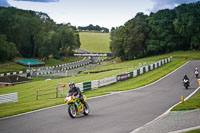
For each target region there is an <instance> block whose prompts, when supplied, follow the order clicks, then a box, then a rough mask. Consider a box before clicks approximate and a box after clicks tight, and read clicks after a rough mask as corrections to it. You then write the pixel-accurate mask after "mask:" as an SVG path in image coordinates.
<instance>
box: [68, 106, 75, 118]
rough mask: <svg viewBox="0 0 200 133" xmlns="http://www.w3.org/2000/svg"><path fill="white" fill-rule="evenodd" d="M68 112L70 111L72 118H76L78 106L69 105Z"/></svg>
mask: <svg viewBox="0 0 200 133" xmlns="http://www.w3.org/2000/svg"><path fill="white" fill-rule="evenodd" d="M68 113H69V116H70V117H71V118H75V117H76V107H75V105H70V106H69V107H68Z"/></svg>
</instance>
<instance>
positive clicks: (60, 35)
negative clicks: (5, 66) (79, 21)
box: [0, 7, 80, 60]
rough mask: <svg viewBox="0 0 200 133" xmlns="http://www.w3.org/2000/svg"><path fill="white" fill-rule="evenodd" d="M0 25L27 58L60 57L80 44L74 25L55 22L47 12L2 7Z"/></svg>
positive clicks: (8, 40) (2, 32) (0, 31)
mask: <svg viewBox="0 0 200 133" xmlns="http://www.w3.org/2000/svg"><path fill="white" fill-rule="evenodd" d="M8 16H9V17H8ZM0 25H1V27H0V34H3V35H5V36H6V37H7V42H8V43H13V44H14V45H15V47H16V49H17V51H18V52H19V53H20V54H21V55H22V56H23V57H26V58H27V57H28V58H43V59H47V58H48V57H49V56H54V57H59V56H61V55H66V54H67V51H69V52H72V51H73V50H75V49H76V48H79V47H80V40H79V36H78V35H77V33H76V32H75V30H74V29H73V28H72V26H69V25H68V24H66V25H64V24H56V23H55V22H54V21H53V20H51V18H50V17H49V16H48V15H47V14H45V13H41V12H34V11H25V10H20V9H16V8H13V7H11V8H4V7H0ZM13 44H12V45H13ZM10 46H11V44H10ZM12 47H13V46H12ZM13 50H14V49H13ZM14 52H15V51H14ZM13 56H14V57H15V56H16V55H13ZM4 60H8V58H5V59H4Z"/></svg>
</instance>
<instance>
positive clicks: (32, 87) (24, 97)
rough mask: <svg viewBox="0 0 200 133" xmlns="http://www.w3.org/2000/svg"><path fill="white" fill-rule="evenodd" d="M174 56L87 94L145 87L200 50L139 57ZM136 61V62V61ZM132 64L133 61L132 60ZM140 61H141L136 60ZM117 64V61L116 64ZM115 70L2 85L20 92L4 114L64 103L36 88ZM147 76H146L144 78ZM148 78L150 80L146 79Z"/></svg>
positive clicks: (98, 76)
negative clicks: (153, 67) (135, 75)
mask: <svg viewBox="0 0 200 133" xmlns="http://www.w3.org/2000/svg"><path fill="white" fill-rule="evenodd" d="M169 56H173V61H172V62H171V63H169V64H165V65H164V66H162V67H160V68H158V69H156V70H153V71H150V72H148V73H145V74H143V75H140V76H138V77H137V78H132V79H129V80H126V81H123V82H120V83H117V84H113V85H111V86H108V87H103V88H99V89H97V90H92V91H88V92H85V93H84V94H85V95H86V96H87V97H94V96H99V95H103V94H108V93H109V92H111V91H122V90H130V89H133V88H137V87H141V86H143V85H146V84H149V83H151V82H153V81H156V80H158V79H159V78H161V77H163V76H164V75H166V74H168V73H169V72H171V71H173V70H174V69H176V68H178V67H179V66H181V65H182V64H184V63H185V62H186V60H184V56H188V57H189V58H188V59H190V60H193V59H198V58H197V57H199V58H200V52H175V53H170V54H166V55H160V56H154V57H149V58H146V60H145V59H140V60H135V61H139V62H141V63H143V62H142V61H148V62H151V61H152V60H160V59H162V58H163V57H169ZM130 62H132V61H127V62H122V63H121V65H123V63H124V65H126V64H129V63H130ZM132 63H134V62H132ZM130 64H131V63H130ZM136 64H137V63H136ZM113 65H116V64H113ZM112 74H113V72H112V71H111V72H110V73H109V72H104V73H98V74H87V75H79V76H77V77H70V78H64V79H54V80H49V81H35V82H31V83H25V84H20V85H16V86H12V87H5V88H0V94H6V93H13V92H18V98H19V102H18V103H7V104H1V105H0V117H5V116H10V115H14V114H19V113H23V112H27V111H32V110H36V109H40V108H44V107H49V106H53V105H57V104H61V103H64V102H63V98H58V99H55V94H54V95H47V96H44V97H39V100H38V101H36V89H39V90H40V89H45V88H52V89H53V90H52V91H54V90H55V88H56V86H57V85H58V84H59V83H68V82H70V81H74V82H76V83H80V82H85V81H92V80H95V79H102V78H104V77H108V76H112ZM152 75H154V76H152ZM144 79H145V80H144ZM146 79H148V80H146Z"/></svg>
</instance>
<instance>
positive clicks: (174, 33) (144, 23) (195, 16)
mask: <svg viewBox="0 0 200 133" xmlns="http://www.w3.org/2000/svg"><path fill="white" fill-rule="evenodd" d="M110 34H111V37H110V39H111V42H110V49H111V51H112V53H113V55H114V56H115V57H119V58H120V59H121V60H131V59H136V58H141V57H145V56H151V55H158V54H164V53H168V52H173V51H178V50H200V2H196V3H190V4H182V5H180V6H178V7H176V8H174V9H171V10H170V9H164V10H159V11H157V12H156V13H150V15H145V14H144V13H142V12H139V13H137V15H136V16H135V17H134V18H133V19H131V20H128V21H127V22H126V23H125V24H124V25H123V26H120V27H116V28H112V29H111V33H110Z"/></svg>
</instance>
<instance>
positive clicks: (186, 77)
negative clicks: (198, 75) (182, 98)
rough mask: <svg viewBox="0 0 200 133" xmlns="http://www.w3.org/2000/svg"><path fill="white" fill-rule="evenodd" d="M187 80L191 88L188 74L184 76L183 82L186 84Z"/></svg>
mask: <svg viewBox="0 0 200 133" xmlns="http://www.w3.org/2000/svg"><path fill="white" fill-rule="evenodd" d="M185 80H188V86H190V80H189V78H188V76H187V75H186V74H184V77H183V82H184V81H185Z"/></svg>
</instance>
